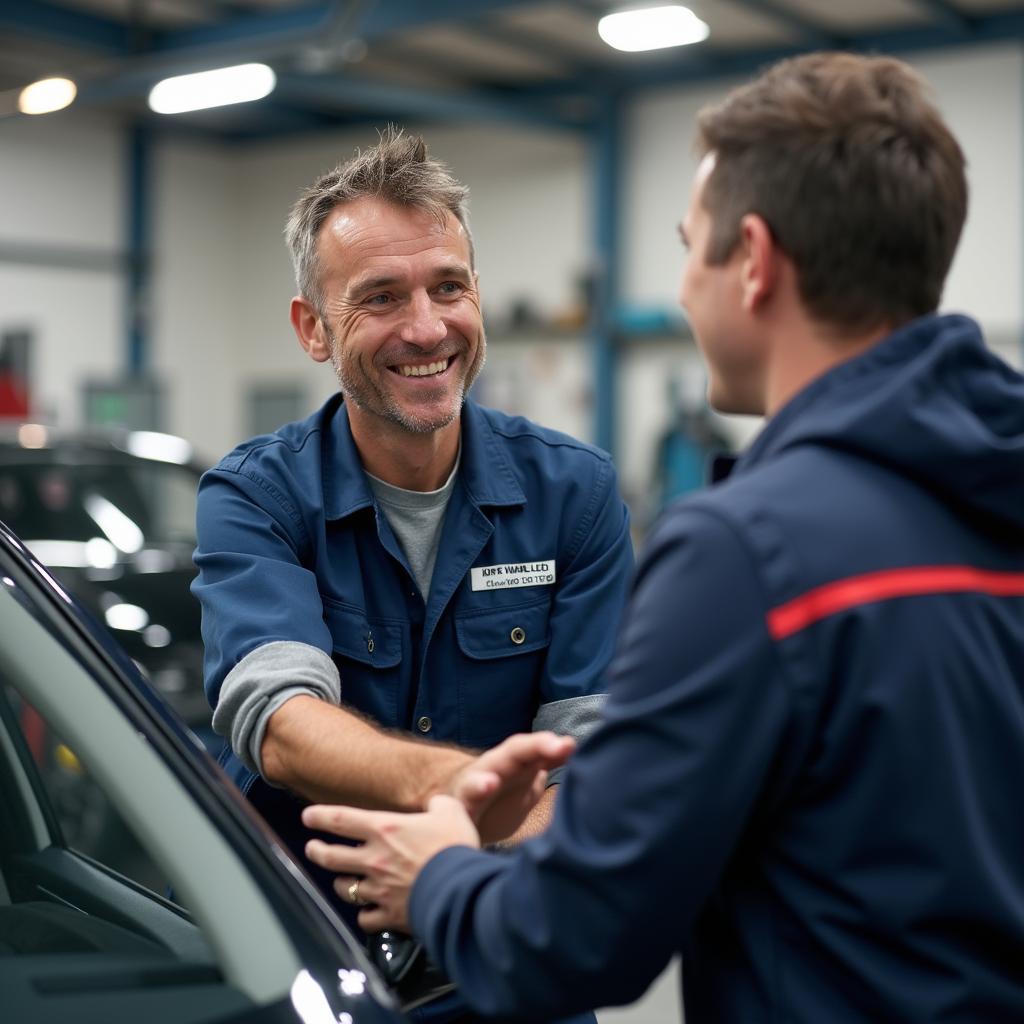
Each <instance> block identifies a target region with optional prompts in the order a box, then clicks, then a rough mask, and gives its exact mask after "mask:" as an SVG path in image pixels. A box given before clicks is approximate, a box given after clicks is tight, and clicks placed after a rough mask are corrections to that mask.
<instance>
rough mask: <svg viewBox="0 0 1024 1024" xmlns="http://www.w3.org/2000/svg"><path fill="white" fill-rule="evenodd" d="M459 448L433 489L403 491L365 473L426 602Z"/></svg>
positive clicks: (401, 488)
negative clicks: (447, 471)
mask: <svg viewBox="0 0 1024 1024" xmlns="http://www.w3.org/2000/svg"><path fill="white" fill-rule="evenodd" d="M461 457H462V449H461V448H460V449H459V455H458V456H457V457H456V459H455V467H454V468H453V469H452V472H451V475H450V476H449V477H448V479H447V480H446V481H445V483H444V486H443V487H439V488H438V489H437V490H436V491H407V490H406V489H405V488H404V487H395V485H394V484H389V483H387V482H386V481H384V480H381V479H379V478H378V477H375V476H373V474H371V473H367V474H366V479H367V480H369V481H370V490H372V491H373V496H374V497H375V498H376V499H377V502H378V504H379V505H380V507H381V508H382V509H383V510H384V515H385V516H386V517H387V520H388V523H390V525H391V529H392V530H393V531H394V533H395V536H396V537H397V538H398V543H399V544H401V545H402V550H403V551H404V552H405V557H406V558H407V559H408V560H409V568H410V569H412V574H413V578H414V579H415V580H416V585H417V586H418V587H419V588H420V594H421V595H422V597H423V600H424V601H426V599H427V597H428V596H429V594H430V580H431V578H432V577H433V575H434V563H435V562H436V561H437V548H438V545H439V544H440V543H441V528H442V527H443V526H444V514H445V510H446V509H447V508H448V500H449V498H451V496H452V489H453V488H454V487H455V476H456V474H457V473H458V471H459V461H460V459H461Z"/></svg>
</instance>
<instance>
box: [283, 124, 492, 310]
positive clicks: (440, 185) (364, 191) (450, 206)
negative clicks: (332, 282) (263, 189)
mask: <svg viewBox="0 0 1024 1024" xmlns="http://www.w3.org/2000/svg"><path fill="white" fill-rule="evenodd" d="M364 197H373V198H377V199H383V200H385V201H386V202H389V203H394V204H395V205H396V206H406V207H412V208H413V209H416V210H422V211H424V212H426V213H429V214H431V215H432V216H434V217H436V218H437V220H438V222H439V223H441V224H443V223H444V221H445V219H446V216H447V214H449V213H451V214H453V215H454V216H455V218H456V219H457V220H458V222H459V223H460V224H461V225H462V227H463V229H464V230H465V232H466V238H467V240H468V242H469V259H470V265H471V266H472V264H473V237H472V235H471V234H470V231H469V211H468V208H467V201H468V199H469V189H468V188H466V186H465V185H463V184H462V183H461V182H459V181H457V180H456V179H455V178H454V177H453V176H452V174H451V172H450V171H449V170H448V168H447V167H446V166H445V165H444V164H443V163H441V162H440V161H438V160H434V159H433V158H431V157H430V156H429V154H428V152H427V144H426V142H424V140H423V137H422V136H420V135H406V134H405V132H404V131H402V130H401V129H399V128H395V127H394V126H393V125H389V126H388V127H387V128H386V129H385V130H384V132H383V133H382V134H381V137H380V142H379V143H377V145H376V146H371V147H370V148H369V149H364V150H361V151H360V150H357V151H356V155H355V156H354V157H352V159H350V160H348V161H346V162H345V163H342V164H339V165H338V166H337V167H335V168H334V170H332V171H328V172H327V173H326V174H322V175H320V177H319V178H317V179H316V181H314V182H313V184H312V185H310V186H309V188H307V189H305V190H304V191H303V192H302V194H301V195H300V196H299V198H298V200H297V201H296V203H295V205H294V206H293V207H292V210H291V213H290V214H289V216H288V223H287V225H286V226H285V231H284V235H285V240H286V241H287V243H288V249H289V250H290V252H291V256H292V264H293V266H294V268H295V283H296V286H297V287H298V289H299V293H300V294H301V295H302V296H303V297H304V298H305V299H308V300H309V301H310V302H311V303H312V304H313V306H314V307H315V308H316V310H317V312H322V310H323V302H324V294H323V289H322V288H321V285H320V253H319V247H318V245H317V241H318V238H319V234H320V228H321V227H323V223H324V221H325V220H326V219H327V217H328V216H329V215H330V213H331V211H332V210H333V209H334V208H335V207H336V206H339V205H340V204H341V203H348V202H351V201H352V200H354V199H362V198H364Z"/></svg>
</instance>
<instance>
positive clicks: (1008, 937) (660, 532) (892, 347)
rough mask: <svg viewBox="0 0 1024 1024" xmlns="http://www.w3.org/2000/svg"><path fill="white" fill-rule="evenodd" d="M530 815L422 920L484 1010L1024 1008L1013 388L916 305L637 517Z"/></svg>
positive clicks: (459, 856)
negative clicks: (571, 754) (728, 463)
mask: <svg viewBox="0 0 1024 1024" xmlns="http://www.w3.org/2000/svg"><path fill="white" fill-rule="evenodd" d="M609 682H610V685H609V690H610V697H609V701H608V704H607V705H606V711H605V722H604V724H603V726H602V727H601V728H600V729H599V730H598V732H597V733H595V734H594V735H593V736H592V737H591V738H590V740H588V741H587V742H586V743H585V744H584V746H583V747H582V749H581V750H580V751H579V753H578V754H577V755H576V757H575V758H574V759H573V761H572V763H571V764H570V767H569V770H568V772H567V774H566V776H565V779H564V782H563V785H562V789H561V793H560V799H559V804H558V807H557V811H556V815H555V820H554V822H553V825H552V827H551V828H550V829H549V831H548V833H547V834H546V835H544V836H542V837H540V838H539V839H537V840H535V841H533V842H531V843H529V844H527V845H526V846H525V847H524V849H523V850H522V851H521V853H520V854H519V855H518V856H514V857H504V858H503V857H497V856H494V855H489V854H481V853H477V852H475V851H470V850H468V849H465V848H453V849H450V850H447V851H444V852H442V853H441V854H439V855H438V856H437V857H435V858H434V859H433V860H432V861H430V863H429V864H428V865H427V866H426V868H425V870H424V871H423V873H422V875H421V876H420V878H419V880H418V881H417V883H416V886H415V888H414V890H413V895H412V903H411V916H412V921H413V925H414V928H415V930H416V932H417V933H418V934H420V935H421V936H423V937H424V938H425V940H426V942H427V944H428V947H429V949H430V950H431V952H432V954H433V955H434V956H435V957H436V958H437V959H438V961H439V962H440V963H442V964H443V965H444V967H445V968H446V969H447V970H448V972H449V973H450V975H451V976H452V977H453V978H454V980H456V982H457V983H458V986H459V989H460V990H461V992H462V993H463V995H464V996H465V998H466V999H467V1000H468V1001H469V1002H470V1003H471V1004H472V1005H473V1006H474V1007H475V1008H477V1009H478V1010H481V1011H485V1012H491V1013H496V1014H500V1015H514V1016H518V1017H520V1018H525V1019H529V1020H542V1019H545V1018H547V1017H550V1016H553V1015H556V1014H559V1013H566V1012H568V1011H573V1010H578V1009H582V1008H584V1007H588V1006H601V1005H606V1004H612V1003H620V1002H627V1001H630V1000H632V999H635V998H636V997H637V996H639V995H640V993H641V992H642V991H643V990H644V989H645V987H646V986H647V985H648V984H649V983H650V981H651V980H652V979H653V978H654V977H655V975H656V974H657V973H658V972H659V971H660V970H661V969H662V968H663V967H664V966H665V964H666V962H667V961H668V959H669V958H670V957H671V956H672V954H674V953H676V952H682V954H683V967H684V983H683V990H684V999H685V1008H686V1020H687V1024H700V1022H703V1021H714V1022H716V1024H727V1022H742V1024H757V1022H762V1021H765V1022H767V1021H773V1022H774V1021H779V1022H781V1021H785V1022H787V1024H821V1022H825V1021H827V1022H829V1024H835V1022H847V1021H863V1022H868V1021H870V1022H872V1024H878V1022H882V1021H894V1022H895V1021H898V1022H901V1024H908V1022H915V1021H929V1022H940V1021H941V1022H954V1021H956V1022H965V1024H966V1022H972V1024H975V1022H978V1021H1011V1020H1014V1021H1020V1020H1024V796H1022V792H1024V379H1022V378H1021V376H1020V375H1018V374H1017V373H1015V372H1014V371H1012V370H1011V369H1009V368H1008V367H1007V366H1006V365H1005V364H1004V363H1002V362H1001V361H1000V360H999V359H997V358H996V357H995V356H993V355H992V354H991V353H990V352H989V351H988V350H987V349H986V348H985V346H984V344H983V342H982V340H981V338H980V335H979V332H978V329H977V327H976V325H975V324H974V323H973V322H972V321H970V320H968V319H966V318H963V317H927V318H923V319H921V320H918V321H915V322H914V323H912V324H910V325H908V326H907V327H905V328H903V329H901V330H899V331H897V332H895V333H894V334H892V335H891V336H890V337H888V338H887V339H885V340H884V341H882V342H881V343H880V344H878V345H877V346H875V347H873V348H872V349H870V350H869V351H867V352H865V353H864V354H862V355H860V356H858V357H856V358H854V359H852V360H850V361H848V362H846V363H844V364H842V365H840V366H838V367H835V368H833V369H832V370H831V371H829V372H828V373H826V374H825V375H823V376H822V377H820V378H819V379H818V380H816V381H814V382H813V383H812V384H810V385H809V386H808V387H807V388H805V389H804V390H803V391H802V392H801V393H799V394H798V395H797V396H796V397H795V398H794V399H793V400H792V401H791V402H789V403H788V404H787V406H786V407H785V408H783V409H782V410H781V411H780V412H779V413H778V414H777V415H776V416H775V417H774V418H773V419H772V420H771V421H770V422H769V423H768V425H767V426H766V428H765V430H764V431H763V433H762V434H761V435H760V437H759V438H758V439H757V440H756V441H755V443H754V444H753V446H752V447H751V448H750V450H749V451H748V452H747V453H746V454H745V455H744V456H743V457H742V458H741V460H740V461H739V463H738V465H737V467H736V469H735V471H734V472H733V474H732V475H731V476H730V478H729V479H728V480H727V481H726V482H724V483H722V484H720V485H718V486H716V487H714V488H712V489H711V490H709V491H706V492H704V493H702V494H700V495H698V496H696V497H694V498H690V499H687V500H685V501H683V502H682V503H680V504H677V505H675V506H673V507H672V508H671V509H670V511H669V512H668V513H667V514H666V515H665V516H663V518H662V519H661V521H660V522H659V524H658V525H657V526H656V528H655V529H654V530H653V532H652V535H651V536H650V538H649V541H648V543H647V545H646V552H645V554H644V557H643V558H642V561H641V565H640V568H639V570H638V574H637V578H636V581H635V586H634V591H633V595H632V599H631V603H630V605H629V608H628V611H627V614H626V619H625V623H624V628H623V632H622V634H621V636H620V644H619V649H618V653H617V655H616V657H615V659H614V661H613V663H612V667H611V669H610V680H609Z"/></svg>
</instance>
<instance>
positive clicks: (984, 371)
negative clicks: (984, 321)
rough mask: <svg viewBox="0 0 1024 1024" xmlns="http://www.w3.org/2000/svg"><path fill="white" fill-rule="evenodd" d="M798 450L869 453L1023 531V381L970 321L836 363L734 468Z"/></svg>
mask: <svg viewBox="0 0 1024 1024" xmlns="http://www.w3.org/2000/svg"><path fill="white" fill-rule="evenodd" d="M804 444H814V445H825V446H828V447H831V448H835V449H837V450H842V451H846V452H850V453H853V454H856V455H862V456H865V457H867V458H869V459H871V460H872V461H873V462H876V463H881V464H883V465H887V466H890V467H891V468H893V469H894V470H896V471H897V472H899V473H900V474H901V475H904V476H908V477H911V478H913V479H916V480H918V481H919V482H920V483H921V484H922V485H923V486H925V487H927V488H928V489H930V490H931V491H933V492H935V493H938V494H939V495H940V497H942V498H943V500H946V501H948V502H950V503H952V504H955V505H958V506H960V507H962V508H964V509H965V511H969V512H970V513H973V514H974V515H980V516H983V517H985V518H988V519H991V520H995V521H996V523H998V524H1001V525H1002V526H1003V527H1004V528H1005V527H1007V526H1008V527H1011V528H1017V529H1020V528H1022V527H1024V377H1022V376H1021V375H1020V374H1019V373H1017V372H1016V371H1015V370H1013V369H1012V368H1011V367H1009V366H1008V365H1007V364H1006V363H1004V362H1003V361H1002V360H1001V359H1000V358H999V357H998V356H996V355H995V354H994V353H992V352H991V351H990V350H989V349H988V348H987V347H986V346H985V343H984V341H983V340H982V337H981V331H980V329H979V327H978V325H977V324H976V323H975V322H974V321H973V320H971V319H969V318H968V317H965V316H937V315H933V316H926V317H922V318H920V319H918V320H914V321H913V322H911V323H910V324H907V325H906V326H905V327H902V328H900V329H899V330H897V331H895V332H893V333H892V334H890V335H889V336H888V337H887V338H884V339H883V340H882V341H881V342H879V343H878V344H877V345H875V346H873V347H872V348H870V349H869V350H868V351H866V352H863V353H861V354H860V355H859V356H856V357H855V358H853V359H851V360H849V361H848V362H845V363H841V364H840V365H838V366H836V367H834V368H833V369H831V370H830V371H828V372H827V373H825V374H824V375H823V376H821V377H819V378H818V379H817V380H815V381H814V382H812V383H811V384H810V385H808V386H807V387H806V388H804V389H803V391H801V392H800V393H799V394H797V395H796V396H795V397H794V398H793V399H792V400H791V401H790V402H789V403H787V405H785V406H784V407H783V408H782V409H781V410H779V412H778V413H777V414H776V415H775V416H774V417H773V418H772V419H771V420H770V421H769V423H768V425H767V426H766V427H765V429H764V431H763V432H762V433H761V434H760V436H759V437H758V438H757V439H756V440H755V441H754V443H753V445H752V446H751V447H750V449H749V450H748V451H747V452H746V453H745V454H744V455H743V456H742V458H741V459H740V460H739V463H738V464H737V467H736V469H737V471H738V472H743V471H744V470H745V469H747V468H750V467H752V466H754V465H755V464H758V463H760V462H762V461H763V460H765V459H766V458H768V457H770V456H774V455H777V454H779V453H781V452H784V451H786V450H787V449H789V448H793V447H795V446H798V445H804Z"/></svg>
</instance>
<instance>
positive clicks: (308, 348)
mask: <svg viewBox="0 0 1024 1024" xmlns="http://www.w3.org/2000/svg"><path fill="white" fill-rule="evenodd" d="M289 315H290V319H291V322H292V327H293V328H294V329H295V337H296V338H298V339H299V344H300V345H301V346H302V348H303V350H304V351H305V353H306V355H308V356H309V358H310V359H312V360H313V361H314V362H317V363H326V362H327V361H328V360H329V359H330V358H331V344H330V339H329V338H328V337H327V331H326V330H325V329H324V325H323V321H322V320H321V319H320V314H319V313H318V312H317V311H316V309H315V308H314V306H313V304H312V303H311V302H310V301H309V300H308V299H304V298H303V297H302V296H301V295H296V296H295V298H294V299H292V304H291V308H290V310H289Z"/></svg>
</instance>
